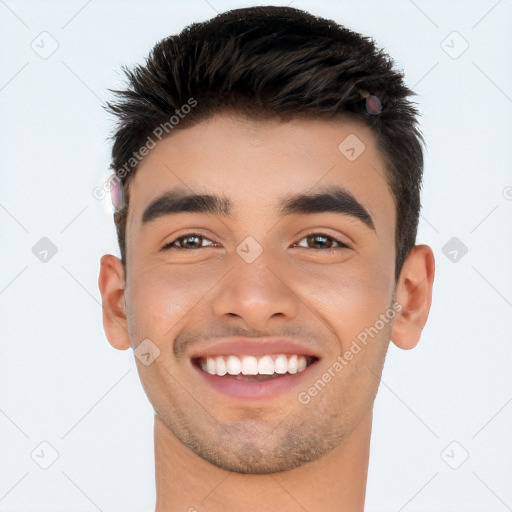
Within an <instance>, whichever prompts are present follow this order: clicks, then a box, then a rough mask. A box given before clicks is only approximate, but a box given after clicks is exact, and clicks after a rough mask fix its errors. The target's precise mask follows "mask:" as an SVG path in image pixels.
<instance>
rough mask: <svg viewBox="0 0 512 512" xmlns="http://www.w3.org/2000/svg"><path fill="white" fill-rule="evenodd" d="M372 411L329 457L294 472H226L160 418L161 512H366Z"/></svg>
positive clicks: (157, 423) (158, 473) (158, 477)
mask: <svg viewBox="0 0 512 512" xmlns="http://www.w3.org/2000/svg"><path fill="white" fill-rule="evenodd" d="M371 426H372V411H370V412H369V413H368V414H367V415H366V416H365V417H364V418H363V419H362V420H361V422H360V423H359V424H358V426H357V427H356V429H355V430H354V431H353V432H352V433H351V434H350V436H348V437H346V438H345V439H344V440H343V442H342V443H340V444H339V445H338V446H337V447H336V448H334V449H333V450H331V451H330V452H329V453H328V454H327V455H325V456H324V457H322V458H320V459H318V460H316V461H313V462H308V463H305V464H304V465H302V466H299V467H297V468H294V469H292V470H289V471H282V472H279V473H272V474H267V475H248V474H240V473H234V472H230V471H226V470H225V469H221V468H218V467H217V466H214V465H213V464H211V463H210V462H208V461H206V460H204V459H202V458H201V457H199V456H198V455H196V454H195V453H194V452H193V451H191V450H190V449H189V448H188V447H187V446H185V445H183V444H182V443H181V442H180V441H179V440H178V439H177V438H176V437H175V436H174V434H173V433H172V432H171V431H170V430H169V429H168V428H167V427H166V426H165V424H164V422H163V421H162V420H161V419H160V416H158V414H156V415H155V424H154V442H155V480H156V508H155V512H174V511H183V512H185V511H187V512H239V511H240V510H244V511H247V512H253V511H254V512H256V511H258V512H266V511H268V512H271V511H275V510H279V511H280V512H288V511H289V512H292V511H296V510H298V509H299V510H307V511H308V512H325V511H326V510H329V511H333V512H363V509H364V498H365V491H366V479H367V474H368V461H369V454H370V436H371Z"/></svg>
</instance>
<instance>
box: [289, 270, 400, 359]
mask: <svg viewBox="0 0 512 512" xmlns="http://www.w3.org/2000/svg"><path fill="white" fill-rule="evenodd" d="M297 286H298V287H297ZM295 290H296V292H297V294H298V295H299V296H300V297H301V298H302V300H303V301H304V302H305V303H306V305H308V306H309V308H310V309H312V310H313V311H317V313H318V315H319V316H321V317H322V320H323V321H324V323H326V324H327V325H328V326H329V327H331V329H332V330H333V331H334V332H335V334H336V336H337V338H338V339H339V342H340V344H341V348H342V349H343V350H346V348H348V346H350V343H351V341H352V339H353V338H354V337H356V336H357V335H358V334H359V333H360V332H361V331H363V330H364V329H365V328H366V327H369V326H371V325H373V324H374V323H375V321H376V320H377V319H378V318H379V315H380V314H381V313H385V311H386V310H387V309H388V307H389V305H390V302H391V289H390V287H389V278H388V276H387V275H386V271H385V269H383V268H379V267H378V266H375V265H367V266H364V267H363V265H360V266H356V265H346V266H343V265H340V266H339V267H338V268H336V269H335V268H331V269H328V272H327V271H325V269H321V268H320V267H319V269H318V270H316V271H312V270H311V269H309V271H304V272H301V280H300V284H299V285H296V286H295Z"/></svg>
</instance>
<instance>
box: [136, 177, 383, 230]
mask: <svg viewBox="0 0 512 512" xmlns="http://www.w3.org/2000/svg"><path fill="white" fill-rule="evenodd" d="M278 204H280V205H281V206H280V208H279V210H278V212H279V213H280V215H281V216H283V217H284V216H287V215H293V214H312V213H322V212H333V213H340V214H343V215H349V216H351V217H353V218H355V219H358V220H360V221H362V222H363V223H364V224H365V225H366V226H368V227H369V228H370V229H372V230H373V231H375V225H374V223H373V219H372V217H371V215H370V214H369V213H368V211H367V210H366V208H365V207H364V206H363V205H362V204H361V203H360V202H359V201H358V200H357V199H356V198H355V197H354V196H353V195H352V193H350V192H349V191H348V190H346V189H343V188H341V187H337V186H332V185H330V186H327V187H325V188H324V189H321V190H320V191H319V192H317V193H315V194H295V195H292V196H285V197H282V198H280V200H279V201H278ZM232 207H233V204H232V202H231V201H230V200H229V199H228V198H226V197H221V196H217V195H212V194H196V193H190V192H189V191H187V189H184V188H182V187H178V188H176V189H174V190H170V191H168V192H164V193H163V194H162V195H160V196H158V197H157V198H156V199H154V200H153V201H152V202H151V203H150V205H149V206H148V207H147V208H146V209H145V210H144V213H143V215H142V223H143V224H147V223H149V222H151V221H153V220H156V219H158V218H160V217H164V216H167V215H172V214H178V213H209V214H213V215H221V216H223V217H229V218H233V217H234V216H233V210H232Z"/></svg>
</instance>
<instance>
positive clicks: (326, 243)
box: [297, 233, 348, 250]
mask: <svg viewBox="0 0 512 512" xmlns="http://www.w3.org/2000/svg"><path fill="white" fill-rule="evenodd" d="M302 240H306V244H307V245H306V246H304V245H300V244H297V247H306V248H309V249H320V250H321V249H332V248H334V249H345V248H347V249H348V246H347V245H346V244H344V243H343V242H340V241H339V240H336V239H335V238H333V237H332V236H329V235H325V234H323V233H311V234H309V235H306V236H305V237H304V238H302ZM333 244H334V247H333Z"/></svg>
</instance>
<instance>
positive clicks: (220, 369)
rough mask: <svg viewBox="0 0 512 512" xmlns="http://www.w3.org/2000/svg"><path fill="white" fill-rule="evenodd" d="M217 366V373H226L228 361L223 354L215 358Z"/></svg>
mask: <svg viewBox="0 0 512 512" xmlns="http://www.w3.org/2000/svg"><path fill="white" fill-rule="evenodd" d="M215 366H216V372H215V373H216V374H217V375H220V376H222V375H226V363H224V358H223V357H222V356H218V357H216V358H215Z"/></svg>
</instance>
